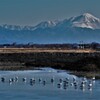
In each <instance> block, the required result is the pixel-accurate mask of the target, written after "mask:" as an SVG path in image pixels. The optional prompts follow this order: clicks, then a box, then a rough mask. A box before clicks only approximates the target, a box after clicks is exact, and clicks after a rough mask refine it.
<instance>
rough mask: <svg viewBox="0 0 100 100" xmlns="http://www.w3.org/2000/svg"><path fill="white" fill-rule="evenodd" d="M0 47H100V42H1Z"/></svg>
mask: <svg viewBox="0 0 100 100" xmlns="http://www.w3.org/2000/svg"><path fill="white" fill-rule="evenodd" d="M0 48H42V49H45V48H47V49H95V50H99V49H100V43H96V42H92V43H72V44H71V43H66V44H33V43H27V44H17V43H16V42H15V43H12V44H0Z"/></svg>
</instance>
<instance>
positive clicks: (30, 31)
mask: <svg viewBox="0 0 100 100" xmlns="http://www.w3.org/2000/svg"><path fill="white" fill-rule="evenodd" d="M99 37H100V19H99V18H96V17H95V16H93V15H91V14H89V13H84V14H83V15H79V16H75V17H71V18H69V19H65V20H62V21H58V20H57V21H44V22H41V23H39V24H38V25H36V26H17V25H7V24H5V25H1V26H0V43H12V42H17V43H28V42H33V43H67V42H79V41H85V42H96V41H97V42H100V39H99Z"/></svg>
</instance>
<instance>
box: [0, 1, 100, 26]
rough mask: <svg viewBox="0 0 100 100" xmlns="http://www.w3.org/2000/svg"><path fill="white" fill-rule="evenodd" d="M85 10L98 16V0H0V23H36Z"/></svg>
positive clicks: (99, 9)
mask: <svg viewBox="0 0 100 100" xmlns="http://www.w3.org/2000/svg"><path fill="white" fill-rule="evenodd" d="M85 12H89V13H92V14H94V15H95V16H97V17H99V18H100V0H0V24H5V23H7V24H17V25H36V24H37V23H39V22H41V21H44V20H57V19H58V20H61V19H66V18H69V17H71V16H75V15H79V14H82V13H85Z"/></svg>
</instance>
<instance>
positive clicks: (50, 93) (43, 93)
mask: <svg viewBox="0 0 100 100" xmlns="http://www.w3.org/2000/svg"><path fill="white" fill-rule="evenodd" d="M16 76H18V81H16V82H11V83H9V79H10V78H13V77H16ZM0 77H5V82H1V81H0V100H8V99H9V100H100V81H99V80H97V81H95V83H93V88H92V89H88V86H86V87H85V88H84V89H80V87H79V86H77V87H76V88H75V87H74V86H71V85H68V86H67V87H66V88H64V87H63V86H61V87H58V85H57V84H58V83H59V79H63V80H65V78H69V80H70V82H72V81H73V77H75V78H76V80H77V81H78V82H80V80H81V79H80V78H78V77H76V76H74V75H69V74H67V73H66V72H65V71H59V72H58V71H57V70H54V69H50V68H46V69H42V70H35V71H0ZM22 78H26V82H23V81H22ZM31 78H34V79H35V83H34V84H30V79H31ZM39 78H40V79H41V80H42V81H41V82H39ZM52 78H54V82H53V83H52V82H51V79H52ZM44 80H45V82H46V83H45V84H43V81H44Z"/></svg>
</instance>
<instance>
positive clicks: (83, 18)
mask: <svg viewBox="0 0 100 100" xmlns="http://www.w3.org/2000/svg"><path fill="white" fill-rule="evenodd" d="M69 21H71V22H72V26H73V27H81V28H91V29H100V19H99V18H96V17H95V16H93V15H91V14H89V13H84V14H83V15H80V16H77V17H72V18H70V19H69Z"/></svg>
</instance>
